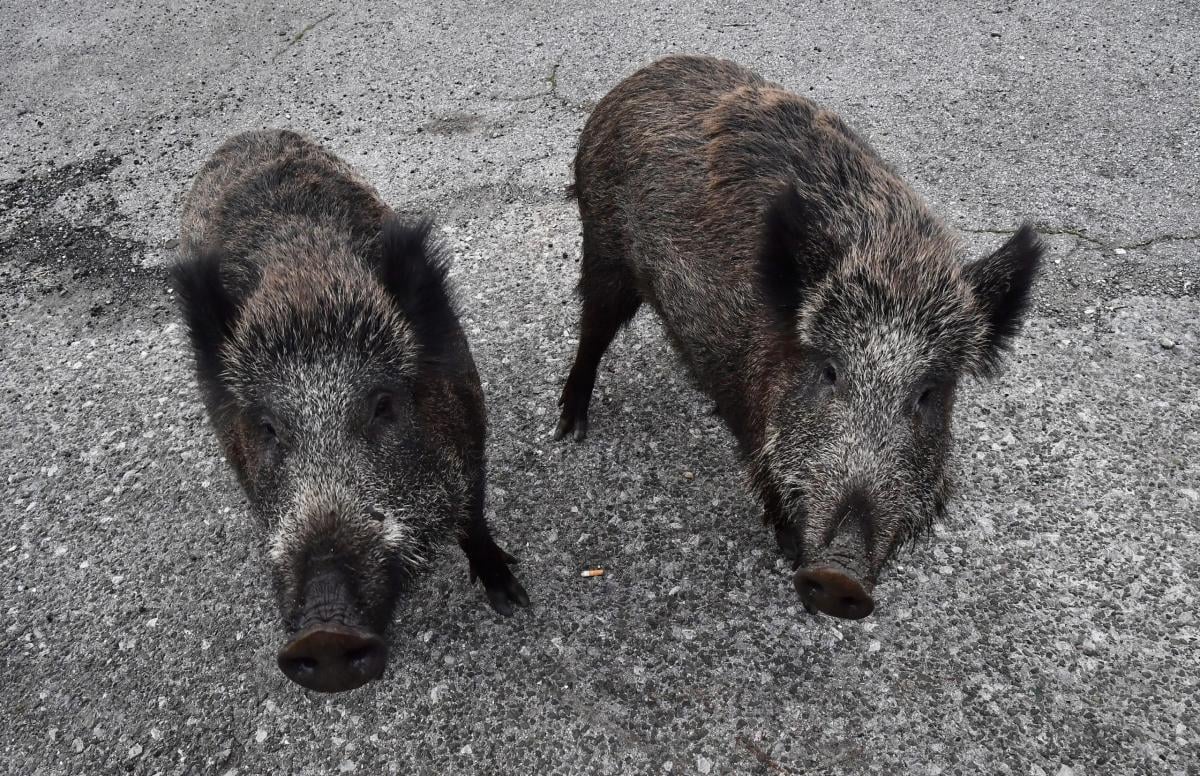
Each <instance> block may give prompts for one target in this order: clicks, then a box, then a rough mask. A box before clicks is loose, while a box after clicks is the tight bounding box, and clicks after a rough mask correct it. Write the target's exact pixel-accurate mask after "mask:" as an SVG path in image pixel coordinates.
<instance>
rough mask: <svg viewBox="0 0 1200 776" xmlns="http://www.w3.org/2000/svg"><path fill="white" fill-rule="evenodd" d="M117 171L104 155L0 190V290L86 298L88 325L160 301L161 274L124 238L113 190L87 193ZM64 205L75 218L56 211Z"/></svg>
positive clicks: (116, 161) (141, 246)
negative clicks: (129, 307)
mask: <svg viewBox="0 0 1200 776" xmlns="http://www.w3.org/2000/svg"><path fill="white" fill-rule="evenodd" d="M120 164H121V159H120V157H118V156H115V155H112V154H110V153H108V152H107V151H101V152H99V153H98V154H96V155H95V156H93V157H92V158H90V159H86V160H83V161H79V162H71V163H68V164H63V165H58V166H55V167H52V168H50V169H49V170H48V171H46V172H45V173H42V174H40V175H32V176H27V177H23V178H18V179H17V180H14V181H7V182H5V183H2V184H0V227H2V228H0V291H4V292H15V291H21V292H23V293H25V294H28V295H34V296H38V297H43V298H45V297H53V298H66V297H71V296H73V295H75V294H76V293H78V292H81V291H89V292H92V294H93V295H94V297H95V299H94V301H93V303H92V304H91V305H90V306H89V313H90V317H92V318H99V317H101V316H103V315H104V314H105V313H106V312H111V311H114V310H116V309H119V308H122V307H124V306H126V305H128V304H135V305H136V304H138V303H139V302H141V301H145V300H148V299H152V298H155V297H158V296H161V295H162V289H163V288H165V282H166V281H165V272H164V270H163V269H162V268H160V267H152V268H147V267H145V266H143V264H144V259H145V257H146V253H147V250H148V249H147V246H146V244H145V243H144V242H142V241H141V240H136V239H133V238H130V237H127V236H125V235H123V234H121V225H122V224H124V223H125V222H126V221H127V220H128V219H127V217H126V216H124V215H123V214H121V213H120V211H119V210H118V208H117V202H116V198H115V197H114V196H113V193H112V191H111V189H110V188H109V187H108V186H104V187H102V188H101V189H100V190H99V191H98V192H97V191H94V190H88V189H87V187H89V186H90V185H91V184H94V183H97V182H103V181H107V180H108V179H109V175H110V173H111V172H112V171H113V170H114V169H116V168H117V167H118V166H119V165H120ZM64 199H66V200H67V202H66V203H64V204H67V205H69V206H70V207H68V208H66V209H67V210H69V211H70V212H72V213H74V214H75V215H74V216H70V217H68V216H66V215H64V213H63V208H60V207H58V205H59V204H60V203H62V201H63V200H64ZM0 315H3V313H0Z"/></svg>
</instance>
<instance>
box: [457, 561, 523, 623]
mask: <svg viewBox="0 0 1200 776" xmlns="http://www.w3.org/2000/svg"><path fill="white" fill-rule="evenodd" d="M516 562H517V559H516V558H514V557H513V556H511V555H509V554H508V553H507V552H505V551H504V550H501V549H500V548H499V547H497V548H496V552H495V553H494V554H493V555H492V556H491V557H488V558H485V559H483V560H481V561H480V562H478V563H476V562H475V561H472V562H471V581H472V582H474V581H475V579H476V578H478V579H479V580H480V581H482V582H483V591H484V593H486V594H487V599H488V603H489V604H490V605H491V607H492V608H493V609H495V610H496V613H497V614H501V615H503V616H505V617H511V616H512V613H513V607H514V606H529V595H528V594H527V593H526V592H525V588H523V587H521V583H520V581H519V580H518V579H517V578H516V576H515V575H514V574H513V573H512V571H510V570H509V568H508V566H509V564H510V563H516Z"/></svg>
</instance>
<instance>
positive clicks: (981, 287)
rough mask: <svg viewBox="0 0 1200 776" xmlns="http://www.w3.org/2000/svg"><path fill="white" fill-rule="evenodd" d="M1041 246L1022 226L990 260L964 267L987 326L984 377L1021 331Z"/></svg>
mask: <svg viewBox="0 0 1200 776" xmlns="http://www.w3.org/2000/svg"><path fill="white" fill-rule="evenodd" d="M1042 253H1043V246H1042V242H1041V240H1039V239H1038V235H1037V232H1035V231H1034V230H1033V227H1032V226H1030V225H1029V224H1023V225H1022V226H1021V228H1020V229H1018V230H1017V232H1016V234H1014V235H1013V236H1012V237H1010V238H1008V242H1006V243H1004V245H1002V246H1000V249H999V250H997V251H996V252H995V253H993V254H992V255H990V256H986V257H984V258H982V259H979V260H978V261H976V262H973V263H971V264H968V265H967V266H966V268H965V270H964V274H965V277H966V279H967V282H968V283H970V284H971V286H972V287H973V288H974V289H975V298H976V301H977V302H978V304H979V308H980V310H981V311H982V312H983V316H984V320H985V321H986V323H987V325H988V344H987V347H988V352H987V353H986V354H985V356H984V359H985V361H984V365H983V366H984V368H983V371H984V372H985V373H987V372H990V371H992V370H993V369H994V368H995V367H996V366H997V364H998V363H999V360H1000V357H1001V355H1002V354H1003V352H1004V350H1006V349H1007V348H1008V346H1009V344H1010V343H1011V341H1012V338H1013V336H1014V335H1015V334H1016V333H1017V331H1018V330H1019V329H1020V328H1021V321H1022V320H1023V319H1024V316H1025V311H1026V309H1028V307H1029V301H1030V290H1031V289H1032V287H1033V280H1034V278H1035V277H1036V276H1037V272H1038V267H1039V266H1040V264H1041V259H1042Z"/></svg>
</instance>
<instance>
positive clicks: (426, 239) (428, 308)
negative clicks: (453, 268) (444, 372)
mask: <svg viewBox="0 0 1200 776" xmlns="http://www.w3.org/2000/svg"><path fill="white" fill-rule="evenodd" d="M432 231H433V222H432V221H430V220H429V219H422V220H420V221H418V222H417V223H415V224H406V223H404V222H403V221H401V220H400V219H399V218H398V217H395V216H393V217H391V218H389V219H388V220H387V222H386V223H384V226H383V236H382V243H381V252H380V265H379V279H380V281H381V282H382V283H383V285H384V288H386V289H387V291H388V293H389V294H391V296H392V298H393V299H395V300H396V304H397V305H399V307H400V311H401V312H402V313H403V314H404V318H405V320H406V321H407V322H408V325H409V326H411V327H412V328H413V331H414V332H415V333H416V335H417V343H418V344H419V345H420V348H421V358H422V359H423V360H424V361H426V362H440V361H441V360H442V358H443V357H444V356H445V355H446V352H447V349H448V348H449V346H450V343H451V342H452V341H453V337H454V332H455V331H456V330H457V329H458V316H457V315H456V314H455V312H454V304H453V303H452V302H451V300H450V293H449V290H448V289H447V287H446V273H447V271H448V270H449V266H448V265H447V263H446V260H445V259H444V258H443V257H442V255H441V251H439V250H438V248H437V246H436V245H435V244H434V241H433V237H432V235H431V232H432Z"/></svg>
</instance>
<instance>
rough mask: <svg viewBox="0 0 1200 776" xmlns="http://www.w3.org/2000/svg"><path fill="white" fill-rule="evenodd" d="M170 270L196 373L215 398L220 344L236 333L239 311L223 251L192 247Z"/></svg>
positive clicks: (219, 372)
mask: <svg viewBox="0 0 1200 776" xmlns="http://www.w3.org/2000/svg"><path fill="white" fill-rule="evenodd" d="M170 273H171V286H172V288H174V290H175V293H176V295H177V296H178V297H179V305H180V308H181V309H182V311H183V318H184V322H185V323H186V324H187V329H188V334H189V335H190V336H191V340H192V349H193V350H194V351H195V354H196V373H197V375H198V376H199V378H200V382H201V384H202V386H203V387H204V389H205V391H206V392H208V393H209V396H210V398H215V396H214V392H216V391H219V390H220V385H221V382H220V374H221V370H222V363H221V346H222V345H224V344H225V342H226V340H228V339H229V337H230V336H231V335H232V334H233V328H234V325H235V324H236V323H237V318H238V312H239V310H238V304H237V301H236V300H235V299H234V297H233V295H232V294H231V293H230V292H229V289H228V288H227V287H226V286H225V283H224V282H223V281H222V280H221V254H220V252H219V251H217V250H216V249H214V248H211V247H206V248H202V249H198V250H195V251H192V252H191V255H190V256H189V258H187V259H185V260H183V261H180V262H177V263H176V264H174V265H173V266H172V267H171V271H170Z"/></svg>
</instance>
